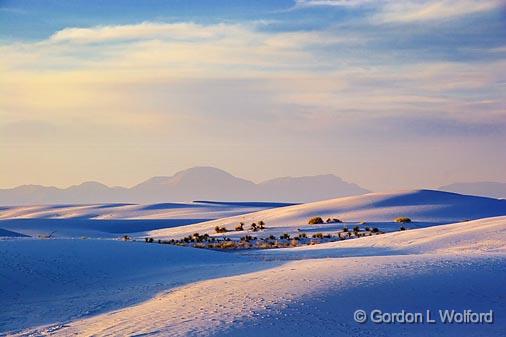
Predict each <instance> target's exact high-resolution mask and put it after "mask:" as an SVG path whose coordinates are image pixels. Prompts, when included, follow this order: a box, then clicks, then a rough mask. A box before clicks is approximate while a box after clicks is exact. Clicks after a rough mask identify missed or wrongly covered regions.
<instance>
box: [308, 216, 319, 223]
mask: <svg viewBox="0 0 506 337" xmlns="http://www.w3.org/2000/svg"><path fill="white" fill-rule="evenodd" d="M307 223H308V224H310V225H317V224H322V223H323V219H322V218H321V217H319V216H315V217H313V218H311V219H309V221H308V222H307Z"/></svg>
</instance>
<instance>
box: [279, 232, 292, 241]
mask: <svg viewBox="0 0 506 337" xmlns="http://www.w3.org/2000/svg"><path fill="white" fill-rule="evenodd" d="M279 238H280V239H281V240H283V239H287V240H288V239H290V234H288V233H284V234H283V235H281V236H280V237H279Z"/></svg>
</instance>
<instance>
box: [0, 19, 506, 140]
mask: <svg viewBox="0 0 506 337" xmlns="http://www.w3.org/2000/svg"><path fill="white" fill-rule="evenodd" d="M363 30H364V27H361V28H360V29H357V30H346V29H341V27H334V26H333V27H329V28H326V29H320V30H306V31H301V30H292V31H277V30H269V26H268V25H266V24H265V23H259V22H252V23H244V24H237V23H235V24H228V23H218V24H207V25H203V24H197V23H191V22H181V23H156V22H143V23H139V24H135V25H116V26H97V27H88V28H65V29H62V30H60V31H58V32H56V33H54V34H53V35H51V36H50V37H49V38H48V39H46V40H43V41H37V42H15V43H9V44H4V45H3V46H1V47H0V53H1V54H2V55H3V58H2V60H0V69H1V70H2V73H3V74H4V76H3V77H2V79H1V81H2V86H3V87H4V88H5V89H4V90H2V92H0V102H1V104H0V116H1V117H2V122H3V123H16V122H18V121H23V122H24V123H27V122H30V121H32V120H35V121H38V120H60V121H62V123H64V124H65V123H66V124H65V125H70V124H72V125H74V124H75V121H77V120H87V121H92V122H93V125H99V124H103V125H105V127H104V128H103V129H101V130H104V132H105V130H112V129H114V128H116V126H114V125H117V128H124V129H128V128H136V129H138V130H141V131H142V132H146V133H148V132H149V133H151V134H162V133H163V130H164V128H165V130H171V135H174V134H176V133H177V130H185V129H187V128H192V126H191V125H194V126H193V128H196V127H198V128H199V134H200V136H201V137H203V135H205V134H207V135H209V134H211V133H213V137H220V135H224V134H229V136H231V137H235V136H239V134H237V133H234V132H235V131H234V130H239V129H240V130H243V129H244V127H243V126H241V124H242V123H244V121H248V123H250V124H249V125H257V126H259V127H262V128H264V130H266V129H267V128H271V129H270V131H265V132H267V133H268V132H272V134H275V132H276V130H283V132H286V133H287V134H293V132H291V131H290V130H298V131H300V133H302V134H304V133H307V132H322V131H325V132H326V130H330V131H329V132H331V130H333V129H334V128H335V127H336V126H338V125H343V124H346V125H352V127H350V130H357V129H358V128H360V124H364V123H368V121H369V120H371V119H372V118H379V117H391V118H397V117H399V118H401V117H403V116H409V115H420V114H422V115H424V116H429V117H432V116H436V115H434V112H435V111H436V112H437V115H441V114H443V115H444V117H445V118H447V119H450V120H456V121H459V122H465V123H471V124H472V123H475V122H479V121H484V122H486V123H489V122H490V123H494V122H497V123H499V124H500V125H503V124H504V123H503V122H501V121H502V120H503V119H502V118H503V117H504V116H503V113H502V111H504V109H505V106H504V104H505V103H504V101H503V100H501V95H502V92H501V90H502V88H503V85H500V84H499V83H500V80H501V79H502V78H504V76H506V73H505V71H506V70H503V69H506V66H505V64H504V60H501V59H496V60H485V61H483V62H481V61H480V60H478V61H473V62H451V61H445V60H433V59H431V57H430V56H431V55H430V54H423V52H425V53H429V52H430V50H429V51H427V50H425V47H424V46H423V45H422V46H420V47H419V48H418V49H417V50H416V54H420V51H421V52H422V54H420V55H416V57H415V56H411V55H410V54H409V53H407V52H406V51H405V50H403V53H401V54H400V55H398V51H397V50H392V49H391V48H390V46H387V47H385V48H383V49H381V48H378V47H377V45H380V44H382V43H384V42H385V40H384V39H385V37H384V35H385V34H388V32H389V31H385V32H380V33H377V34H367V33H366V34H364V33H363ZM396 34H400V33H396ZM397 37H398V35H396V39H395V40H396V41H401V42H402V39H401V38H397ZM398 43H400V42H398ZM398 46H399V44H398ZM479 50H480V51H481V53H480V54H483V53H484V52H485V51H486V50H484V49H479ZM85 124H86V125H89V123H84V124H83V127H84V125H85ZM13 125H14V124H13ZM208 125H213V126H214V127H213V128H212V129H213V130H214V131H212V132H211V131H210V130H206V126H208ZM220 125H221V126H220ZM223 125H227V128H225V127H223ZM234 126H235V127H234ZM97 129H100V128H97ZM244 132H245V131H244V130H243V133H244ZM115 133H118V132H117V131H115ZM230 133H232V134H230ZM75 134H79V132H75ZM83 134H84V133H83Z"/></svg>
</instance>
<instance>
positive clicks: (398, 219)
mask: <svg viewBox="0 0 506 337" xmlns="http://www.w3.org/2000/svg"><path fill="white" fill-rule="evenodd" d="M395 222H401V223H410V222H411V219H410V218H407V217H405V216H401V217H399V218H397V219H395Z"/></svg>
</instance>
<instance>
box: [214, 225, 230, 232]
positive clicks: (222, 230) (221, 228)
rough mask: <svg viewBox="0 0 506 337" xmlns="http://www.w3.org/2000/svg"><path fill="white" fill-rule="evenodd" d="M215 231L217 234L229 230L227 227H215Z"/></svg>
mask: <svg viewBox="0 0 506 337" xmlns="http://www.w3.org/2000/svg"><path fill="white" fill-rule="evenodd" d="M214 231H215V232H216V233H226V232H227V229H226V228H225V227H220V226H216V227H214Z"/></svg>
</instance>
